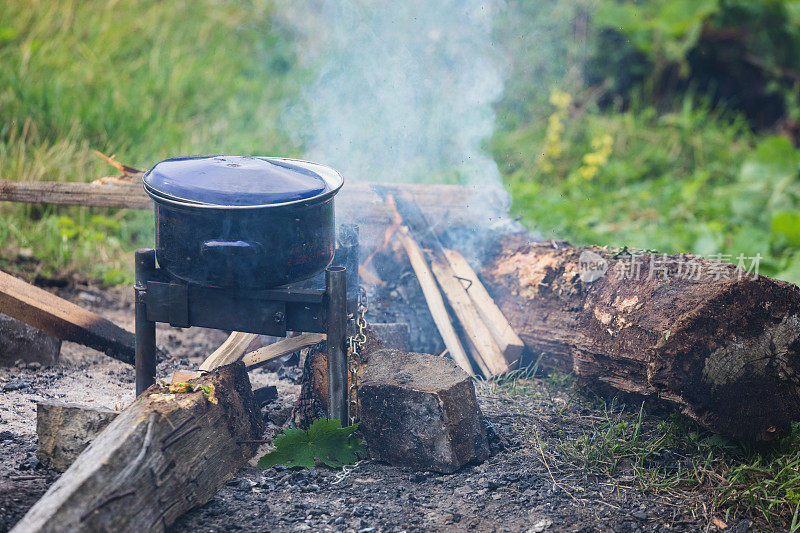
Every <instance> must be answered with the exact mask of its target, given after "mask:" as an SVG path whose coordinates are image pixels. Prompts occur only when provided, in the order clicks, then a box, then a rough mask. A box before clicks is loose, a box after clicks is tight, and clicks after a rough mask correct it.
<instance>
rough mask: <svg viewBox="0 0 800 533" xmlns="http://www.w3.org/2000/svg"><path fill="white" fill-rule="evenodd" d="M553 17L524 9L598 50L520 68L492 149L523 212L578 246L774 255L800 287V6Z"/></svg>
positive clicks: (537, 226) (547, 52)
mask: <svg viewBox="0 0 800 533" xmlns="http://www.w3.org/2000/svg"><path fill="white" fill-rule="evenodd" d="M547 4H548V6H549V7H550V9H549V10H548V9H545V8H542V5H538V6H537V8H536V12H526V11H525V7H524V6H522V5H520V6H517V8H518V9H520V10H522V12H523V14H524V15H525V17H526V18H525V20H526V21H527V23H528V24H532V25H534V26H535V27H536V28H539V29H541V31H543V32H544V35H545V36H548V35H557V34H559V33H560V34H561V35H564V34H569V33H570V32H572V33H573V34H574V33H575V32H576V31H577V30H578V26H580V27H581V28H583V30H582V32H583V35H582V37H583V39H584V41H585V42H586V43H587V46H584V47H580V46H574V47H569V46H561V47H559V46H557V45H555V44H553V43H552V42H550V41H551V40H552V41H554V42H561V41H563V39H562V40H558V39H556V38H552V39H551V40H548V39H547V38H545V39H543V40H544V43H543V46H541V47H538V46H537V47H536V48H535V49H532V50H530V51H528V52H527V53H525V51H524V50H523V51H518V52H520V53H519V54H518V55H515V58H516V60H515V62H514V65H513V71H512V80H511V81H510V82H509V83H508V84H507V92H506V96H505V98H504V101H503V102H501V104H500V105H499V106H498V116H499V119H500V121H499V122H500V127H499V129H498V131H497V133H496V135H495V137H494V139H493V141H492V150H493V153H494V155H495V159H496V160H497V161H498V163H499V165H500V167H501V171H502V173H503V175H504V176H505V182H506V185H507V187H508V188H509V190H510V191H511V194H512V197H513V200H514V210H515V212H516V213H517V214H518V215H520V216H522V217H523V219H524V220H525V221H526V223H528V224H529V225H530V226H531V227H532V228H533V229H534V230H536V231H538V232H539V233H541V234H542V235H543V236H544V237H546V238H551V237H558V238H568V239H570V240H572V241H574V242H576V243H579V244H588V243H591V244H600V245H613V246H629V247H633V248H640V249H658V250H660V251H663V252H669V253H680V252H693V253H698V254H702V255H712V256H715V257H721V258H722V259H723V260H728V261H730V262H733V263H734V264H736V263H737V259H738V256H739V255H740V254H743V255H744V256H746V257H748V258H749V257H753V256H756V255H757V254H761V256H762V257H763V260H762V261H761V264H760V272H761V273H764V274H767V275H772V276H776V277H779V278H783V279H787V280H790V281H794V282H800V246H799V245H800V218H799V217H798V214H797V213H798V211H800V150H798V149H797V148H795V147H794V146H793V144H792V141H791V140H790V138H793V140H794V141H795V142H800V136H798V134H797V132H798V131H800V130H797V126H798V122H797V120H798V118H800V106H798V103H797V94H800V91H799V90H798V89H800V74H798V73H800V59H799V58H800V54H797V53H795V52H796V51H797V50H800V12H798V9H797V8H798V3H797V2H781V1H777V0H776V1H773V2H757V1H725V0H719V1H717V0H709V1H703V2H684V1H672V2H652V1H642V2H626V1H616V0H603V1H601V2H597V3H593V2H565V1H561V0H552V1H550V2H548V3H547ZM777 20H779V21H780V24H777V23H776V21H777ZM581 21H582V22H581ZM587 21H590V22H587ZM626 21H628V22H629V23H628V22H626ZM748 21H749V22H751V23H752V27H751V26H749V25H748V26H743V25H744V24H746V23H747V22H748ZM579 23H580V24H579ZM516 24H517V25H518V26H522V25H524V24H525V22H519V21H517V22H516ZM721 36H728V37H727V38H728V40H727V41H725V42H724V43H723V45H720V44H719V43H718V42H717V40H715V39H721V38H722V37H721ZM773 45H774V46H773ZM726 47H727V48H726ZM721 49H722V50H725V49H730V50H733V51H735V53H729V54H728V55H724V54H722V52H721ZM765 50H769V52H765ZM793 51H794V52H793ZM712 52H714V53H712ZM753 57H759V58H761V59H762V60H761V61H756V62H754V60H753ZM755 63H757V64H755ZM559 66H560V68H559ZM728 75H729V76H730V78H727V77H725V76H728ZM715 76H716V77H715ZM525 77H527V79H529V80H530V81H529V83H528V84H525V83H523V82H522V81H521V80H520V79H518V78H523V79H525ZM748 84H749V85H748ZM723 87H724V88H727V89H728V90H736V91H739V92H737V93H736V94H729V93H725V92H724V91H722V88H723ZM748 91H750V92H748ZM751 93H752V94H751ZM767 111H769V113H767ZM778 131H780V132H782V134H783V135H782V136H776V135H775V132H778ZM792 132H795V133H792ZM533 154H535V156H534V155H533ZM718 254H721V255H718ZM746 264H747V266H749V264H750V260H748V261H747V262H746Z"/></svg>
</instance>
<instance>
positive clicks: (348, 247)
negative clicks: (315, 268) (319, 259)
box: [334, 224, 360, 313]
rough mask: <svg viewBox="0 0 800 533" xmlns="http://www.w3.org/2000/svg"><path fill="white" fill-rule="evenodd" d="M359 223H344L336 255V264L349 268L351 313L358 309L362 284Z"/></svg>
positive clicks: (348, 302) (339, 232)
mask: <svg viewBox="0 0 800 533" xmlns="http://www.w3.org/2000/svg"><path fill="white" fill-rule="evenodd" d="M358 234H359V230H358V225H357V224H342V225H341V226H339V231H338V233H337V247H336V257H335V258H334V265H338V266H343V267H345V268H347V304H348V309H347V311H348V312H349V313H354V312H355V311H356V309H355V306H356V302H357V301H358V287H359V285H360V281H359V277H358V265H359V257H358V248H359V246H358Z"/></svg>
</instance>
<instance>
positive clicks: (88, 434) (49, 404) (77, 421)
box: [36, 401, 119, 472]
mask: <svg viewBox="0 0 800 533" xmlns="http://www.w3.org/2000/svg"><path fill="white" fill-rule="evenodd" d="M118 414H119V413H118V412H117V411H113V410H111V409H106V408H105V407H86V406H83V405H75V404H69V403H63V402H53V401H42V402H39V403H38V404H36V433H37V435H38V436H39V451H38V457H39V460H40V461H41V462H42V464H44V465H45V466H48V467H50V468H55V469H56V470H58V471H60V472H63V471H65V470H66V469H67V468H69V466H70V465H71V464H72V463H73V462H74V461H75V459H77V458H78V456H79V455H80V454H81V452H82V451H83V450H84V449H85V448H86V447H87V446H88V445H89V443H91V442H92V440H94V438H95V437H96V436H97V435H98V434H99V433H100V432H101V431H103V429H105V427H106V426H107V425H108V424H109V423H111V421H112V420H114V419H115V418H116V417H117V415H118Z"/></svg>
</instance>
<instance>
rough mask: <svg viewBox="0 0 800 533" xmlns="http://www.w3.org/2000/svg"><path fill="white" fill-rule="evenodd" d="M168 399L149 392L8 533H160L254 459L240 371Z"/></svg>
mask: <svg viewBox="0 0 800 533" xmlns="http://www.w3.org/2000/svg"><path fill="white" fill-rule="evenodd" d="M195 383H198V384H202V385H213V387H214V389H213V391H214V396H211V395H210V394H208V393H206V392H205V391H204V390H198V391H197V392H189V393H179V394H170V393H168V390H167V389H166V388H165V387H160V386H159V385H153V386H152V387H150V388H149V389H147V390H146V391H145V392H144V393H142V395H141V396H140V397H139V399H138V400H137V401H135V402H133V403H132V404H131V405H130V406H129V407H128V408H127V409H125V410H124V411H123V412H122V413H121V414H120V415H119V416H117V417H116V418H115V419H114V420H113V421H112V422H111V423H110V424H109V425H108V426H107V427H106V428H105V429H104V430H103V431H102V432H101V433H100V434H99V435H98V436H97V437H96V438H95V439H94V440H93V441H92V443H91V444H90V445H89V447H88V448H86V449H85V450H84V451H83V453H81V454H80V456H78V458H77V459H76V460H75V462H74V463H72V466H70V467H69V469H67V471H66V472H64V474H63V475H62V476H61V477H60V478H59V479H58V480H57V481H56V482H55V483H53V485H52V486H51V487H50V488H49V489H48V491H47V492H46V493H45V494H44V496H42V497H41V499H39V501H38V502H36V504H35V505H34V506H33V507H31V509H30V510H29V511H28V513H27V514H26V515H25V516H24V517H23V518H22V520H20V521H19V523H18V524H17V525H16V526H15V527H14V529H13V530H12V531H13V532H15V533H23V532H24V533H44V532H48V533H49V532H54V533H55V532H59V531H75V532H93V531H143V532H151V531H158V532H161V531H164V530H165V529H167V528H168V527H169V526H170V525H172V524H173V523H174V522H175V520H177V518H178V517H179V516H180V515H182V514H183V513H184V512H186V511H188V510H189V509H191V508H193V507H196V506H198V505H203V504H204V503H206V502H207V501H208V500H210V499H211V498H212V497H213V496H214V494H216V492H217V491H218V490H219V489H220V488H221V487H222V486H223V485H224V484H225V482H226V481H227V480H229V479H230V478H231V477H233V475H234V474H235V473H236V472H237V471H238V470H239V469H240V468H241V467H242V466H244V465H245V464H247V462H248V461H249V460H250V459H251V458H252V457H253V455H254V454H255V452H256V450H257V444H254V443H252V441H253V440H254V439H259V438H261V435H262V433H263V431H264V423H263V420H262V418H261V411H260V409H259V406H258V403H257V402H256V400H255V398H254V396H253V391H252V389H251V387H250V380H249V379H248V377H247V373H246V372H245V370H244V365H242V364H241V363H236V364H233V365H228V366H225V367H222V368H219V369H217V370H216V371H214V372H211V373H209V374H206V375H204V376H203V377H201V378H199V379H197V380H196V381H195Z"/></svg>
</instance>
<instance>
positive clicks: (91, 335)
mask: <svg viewBox="0 0 800 533" xmlns="http://www.w3.org/2000/svg"><path fill="white" fill-rule="evenodd" d="M0 312H2V313H5V314H7V315H9V316H11V317H14V318H16V319H17V320H20V321H22V322H25V323H26V324H30V325H31V326H33V327H35V328H38V329H40V330H42V331H44V332H45V333H49V334H50V335H52V336H54V337H57V338H59V339H61V340H64V341H72V342H77V343H78V344H83V345H84V346H89V347H90V348H94V349H96V350H99V351H101V352H104V353H105V354H106V355H108V356H110V357H113V358H114V359H118V360H120V361H122V362H124V363H128V364H131V365H132V364H133V361H134V351H135V350H134V345H135V337H134V335H133V333H131V332H130V331H128V330H125V329H122V328H121V327H119V326H117V325H116V324H114V323H112V322H110V321H109V320H106V319H105V318H103V317H101V316H100V315H98V314H95V313H92V312H91V311H88V310H86V309H83V308H82V307H79V306H77V305H75V304H73V303H71V302H68V301H67V300H64V299H63V298H59V297H58V296H56V295H54V294H51V293H49V292H47V291H46V290H44V289H40V288H39V287H36V286H34V285H31V284H30V283H26V282H25V281H23V280H21V279H19V278H16V277H14V276H12V275H10V274H7V273H5V272H0Z"/></svg>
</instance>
